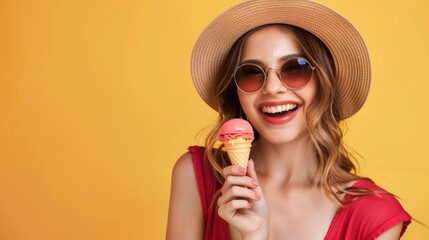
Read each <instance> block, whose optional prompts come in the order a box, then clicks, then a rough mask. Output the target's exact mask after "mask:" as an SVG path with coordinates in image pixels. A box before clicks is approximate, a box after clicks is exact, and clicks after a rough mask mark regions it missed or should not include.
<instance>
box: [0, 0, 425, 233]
mask: <svg viewBox="0 0 429 240" xmlns="http://www.w3.org/2000/svg"><path fill="white" fill-rule="evenodd" d="M236 2H238V0H234V1H232V0H222V1H220V0H215V1H214V0H212V1H201V0H184V1H166V0H159V1H149V0H124V1H112V0H103V1H102V0H75V1H74V0H62V1H56V0H37V1H36V0H34V1H23V0H1V1H0V239H2V240H28V239H44V240H50V239H64V240H68V239H82V240H86V239H88V240H89V239H106V240H110V239H118V240H119V239H163V238H164V234H165V228H166V222H167V210H168V198H169V188H170V174H171V170H172V167H173V165H174V163H175V161H176V159H177V157H179V156H180V155H181V154H182V153H183V152H184V151H185V150H186V148H187V146H188V145H194V144H202V143H203V141H202V139H203V138H202V137H201V135H199V137H198V136H197V137H195V136H196V134H197V133H198V132H199V131H200V130H201V129H204V128H205V127H207V126H209V125H210V124H211V123H213V122H214V120H215V114H214V112H212V111H211V110H210V108H209V107H207V106H206V105H205V104H204V102H203V101H202V100H200V98H199V97H198V95H197V93H196V91H195V90H194V87H193V85H192V82H191V79H190V74H189V59H190V53H191V49H192V46H193V43H194V42H195V40H196V38H197V37H198V34H199V33H200V32H201V31H202V29H203V28H204V27H205V26H206V25H207V24H208V23H209V21H210V20H211V19H212V18H214V17H215V16H216V15H217V14H219V13H220V12H221V11H223V10H224V9H226V8H227V7H229V6H231V5H233V4H234V3H236ZM321 2H322V3H325V4H327V5H328V6H330V7H332V8H334V9H335V10H337V11H338V12H340V13H342V14H343V15H345V16H346V17H347V18H348V19H350V20H351V21H352V22H353V23H354V24H355V25H356V27H357V28H358V29H359V30H360V31H361V32H362V34H363V36H364V38H365V39H366V41H367V44H368V48H369V52H370V55H371V59H372V64H373V84H372V88H371V92H370V96H369V99H368V101H367V104H366V105H365V106H364V108H363V109H362V111H360V112H359V114H357V115H356V116H355V117H353V118H352V119H350V120H349V121H348V133H347V135H346V141H347V143H348V144H349V146H350V147H351V148H353V149H354V150H355V151H356V152H358V153H359V154H361V155H362V156H363V158H360V159H361V167H360V173H361V174H362V175H365V176H369V177H371V178H373V179H374V180H375V181H376V182H377V183H379V184H380V185H381V186H383V187H385V188H386V189H388V190H390V191H392V192H393V193H395V194H397V195H398V196H400V198H401V201H402V203H403V205H404V207H405V208H406V209H407V210H408V211H409V212H410V213H411V214H412V215H413V216H414V217H415V218H416V219H418V220H420V221H422V222H424V223H426V224H429V207H428V203H429V193H428V183H429V177H428V172H429V151H428V148H429V144H428V140H427V137H428V136H429V128H428V125H429V111H428V104H429V93H428V91H429V71H428V69H429V61H428V60H427V57H428V56H429V15H428V14H427V9H429V4H428V2H427V1H426V0H411V1H399V0H389V1H388V0H382V1H381V0H380V1H372V0H349V1H344V0H323V1H321ZM207 57H208V58H209V57H210V56H207ZM203 133H204V131H203ZM202 136H203V135H202ZM185 224H186V220H184V225H185ZM404 239H429V231H428V229H427V228H425V227H423V226H421V225H419V224H416V223H413V224H412V225H411V227H410V229H409V231H408V232H407V233H406V236H405V238H404Z"/></svg>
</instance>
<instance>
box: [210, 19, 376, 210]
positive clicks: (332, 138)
mask: <svg viewBox="0 0 429 240" xmlns="http://www.w3.org/2000/svg"><path fill="white" fill-rule="evenodd" d="M267 26H276V27H280V28H284V29H286V30H287V31H289V32H291V33H292V36H293V40H294V41H295V43H296V46H298V48H299V49H300V50H301V52H302V53H303V54H304V56H305V57H306V58H307V59H308V60H309V61H310V63H311V64H312V65H313V66H314V67H315V68H316V70H315V71H314V73H315V76H316V79H317V85H318V91H319V93H322V94H317V95H316V97H315V99H314V100H313V102H312V103H311V104H310V105H309V106H308V107H307V109H306V112H305V114H306V115H305V117H306V122H307V128H308V132H309V135H310V139H311V144H312V147H313V149H314V150H315V151H314V154H315V159H316V161H317V171H316V173H315V175H314V179H313V181H314V184H315V185H316V186H318V187H321V188H322V189H323V190H324V192H325V194H326V195H327V196H328V197H329V198H330V199H331V200H333V201H334V202H336V203H337V204H339V205H345V203H344V202H343V201H342V200H341V198H340V194H342V193H349V194H354V195H365V194H368V193H369V192H370V191H369V190H366V189H361V188H354V187H349V188H344V187H343V186H344V185H345V184H347V183H349V182H351V181H354V180H357V179H360V178H361V177H359V176H358V175H356V167H355V164H354V162H355V160H354V158H353V156H352V155H351V154H350V153H349V152H348V151H347V150H346V148H345V146H344V143H343V133H342V131H341V128H340V125H339V123H340V121H341V119H340V116H341V114H340V113H341V109H340V108H339V105H338V97H337V92H336V89H335V85H336V84H337V83H336V80H337V78H336V75H335V65H334V61H333V58H332V56H331V54H330V52H329V50H328V49H327V47H326V46H325V45H324V44H323V42H322V41H321V40H320V39H318V38H317V37H315V36H314V35H312V34H311V33H309V32H307V31H305V30H303V29H300V28H297V27H294V26H289V25H279V24H275V25H265V26H261V27H258V28H255V29H253V30H251V31H249V32H247V33H246V34H244V35H243V36H242V37H240V38H239V39H238V40H237V41H236V42H235V44H234V45H233V46H232V47H231V49H230V51H229V53H228V55H227V57H226V59H225V61H224V63H223V65H222V66H221V68H220V70H219V72H218V75H217V78H216V80H215V81H213V82H212V86H211V87H210V90H211V91H210V93H209V94H210V95H209V96H210V97H211V98H212V99H215V108H216V110H217V111H218V113H219V117H218V120H217V123H216V124H215V125H214V126H213V128H212V129H211V130H210V132H209V134H208V136H207V138H206V143H205V144H206V155H207V157H208V160H209V162H210V164H211V166H212V167H213V169H214V172H215V176H216V178H217V181H218V182H219V183H220V184H223V182H224V181H225V179H224V177H223V176H222V169H223V168H225V167H226V166H228V165H230V164H231V163H230V161H229V159H228V157H227V155H226V154H225V152H224V151H222V146H221V147H220V148H216V147H215V144H216V140H217V139H216V136H217V133H218V132H219V129H220V127H221V126H222V124H223V123H225V122H226V121H228V120H229V119H232V118H240V117H244V118H245V116H244V113H243V112H242V110H241V106H240V102H239V99H238V96H237V89H236V86H235V84H234V81H233V80H232V77H231V76H232V74H233V71H234V69H235V68H236V67H237V65H238V64H239V61H240V58H241V52H242V49H243V45H244V43H245V41H246V39H247V38H248V37H249V36H250V35H251V34H252V33H254V32H255V31H257V30H259V29H261V28H264V27H267ZM258 137H259V133H258V132H257V131H256V130H255V139H258Z"/></svg>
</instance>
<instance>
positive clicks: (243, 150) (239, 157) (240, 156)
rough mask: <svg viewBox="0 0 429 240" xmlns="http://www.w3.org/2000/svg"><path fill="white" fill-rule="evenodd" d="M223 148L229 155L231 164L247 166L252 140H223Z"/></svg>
mask: <svg viewBox="0 0 429 240" xmlns="http://www.w3.org/2000/svg"><path fill="white" fill-rule="evenodd" d="M224 145H225V147H224V148H223V149H224V150H225V151H226V152H227V153H228V156H229V159H230V160H231V163H232V164H235V165H239V166H241V167H244V168H247V163H248V161H249V154H250V148H251V147H252V141H244V142H234V141H230V142H225V143H224Z"/></svg>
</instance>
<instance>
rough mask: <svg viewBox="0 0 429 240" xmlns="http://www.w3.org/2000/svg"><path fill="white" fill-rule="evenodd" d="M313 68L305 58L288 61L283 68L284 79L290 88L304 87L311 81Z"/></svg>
mask: <svg viewBox="0 0 429 240" xmlns="http://www.w3.org/2000/svg"><path fill="white" fill-rule="evenodd" d="M312 72H313V70H312V68H311V66H310V64H309V63H308V62H307V60H305V59H304V58H296V59H291V60H289V61H287V62H286V63H285V64H284V65H283V67H282V69H281V75H282V80H283V82H284V83H285V84H286V86H288V87H289V88H296V89H297V88H302V87H304V86H305V85H306V84H307V83H308V81H310V78H311V74H312Z"/></svg>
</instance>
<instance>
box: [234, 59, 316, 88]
mask: <svg viewBox="0 0 429 240" xmlns="http://www.w3.org/2000/svg"><path fill="white" fill-rule="evenodd" d="M315 69H316V68H315V67H313V66H311V64H310V63H309V62H308V60H307V59H305V58H302V57H296V58H291V59H288V60H287V61H286V62H285V63H283V65H282V66H281V68H279V69H276V68H266V69H263V68H262V67H261V66H259V65H257V64H254V63H244V64H241V65H240V66H238V67H237V68H236V69H235V71H234V74H233V75H232V77H233V78H234V81H235V84H236V85H237V87H238V89H240V90H241V91H243V92H246V93H254V92H257V91H259V90H261V89H262V87H263V86H264V85H265V82H266V80H267V75H268V71H269V70H274V71H275V72H276V73H277V76H278V77H279V79H281V82H282V83H283V85H284V86H285V87H287V88H289V89H300V88H303V87H305V85H307V83H308V82H309V81H310V79H311V75H312V74H313V70H315Z"/></svg>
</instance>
